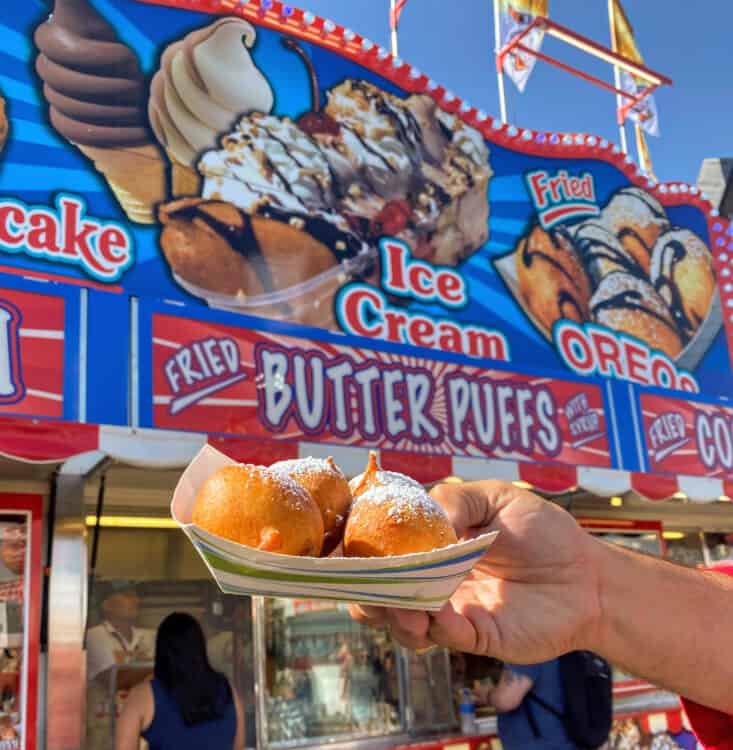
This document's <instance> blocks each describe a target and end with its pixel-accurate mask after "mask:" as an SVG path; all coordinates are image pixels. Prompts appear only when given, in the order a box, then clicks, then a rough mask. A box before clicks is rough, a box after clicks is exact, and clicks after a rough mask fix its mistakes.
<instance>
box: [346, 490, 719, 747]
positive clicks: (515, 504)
mask: <svg viewBox="0 0 733 750" xmlns="http://www.w3.org/2000/svg"><path fill="white" fill-rule="evenodd" d="M432 494H433V497H434V498H435V499H436V500H437V502H438V503H439V504H440V505H441V506H442V507H443V508H444V510H445V511H446V513H447V514H448V517H449V518H450V519H451V521H452V523H453V526H454V527H455V529H456V533H457V535H458V536H459V537H461V538H464V539H465V538H472V537H475V536H477V535H478V534H481V533H483V532H485V531H487V530H495V531H499V532H500V533H499V536H498V537H497V539H496V542H495V543H494V545H493V546H492V548H491V550H490V551H489V552H488V553H487V555H486V556H485V557H484V558H483V559H482V560H481V561H480V562H479V563H478V565H477V566H476V568H475V569H474V571H473V574H472V575H471V577H470V578H468V579H466V581H464V582H463V583H462V584H461V585H460V586H459V587H458V589H457V591H456V592H455V593H454V595H453V596H452V597H451V600H450V602H449V603H448V604H446V605H445V606H444V607H443V609H442V610H441V611H440V612H438V613H428V612H416V611H408V610H397V609H380V608H374V607H361V606H357V605H353V606H352V608H351V612H352V616H353V617H354V618H355V619H356V620H358V621H359V622H362V623H370V624H380V625H388V626H389V627H390V629H391V630H392V634H393V636H394V637H395V638H396V640H398V641H399V642H401V643H402V644H403V645H405V646H407V647H408V648H414V649H425V648H430V647H432V646H443V647H446V648H452V649H456V650H460V651H466V652H472V653H477V654H487V655H491V656H494V657H496V658H499V659H502V660H503V661H505V662H510V663H519V662H522V663H539V662H543V661H549V660H550V659H554V658H556V657H558V656H561V655H562V654H566V653H569V652H573V651H583V650H587V651H593V652H595V653H596V654H599V655H600V656H602V657H603V658H604V659H605V660H606V661H607V662H609V663H611V664H617V665H619V667H620V668H622V669H624V670H625V671H628V672H631V673H633V674H635V675H638V676H639V677H640V678H642V679H645V680H648V681H649V682H651V683H652V684H655V685H659V686H660V687H662V688H666V689H667V690H670V691H673V692H675V693H678V694H682V695H684V696H685V698H686V701H687V702H688V705H690V702H692V701H694V702H695V703H696V704H697V705H701V706H706V707H707V708H709V709H711V712H710V719H711V721H712V720H713V718H714V719H715V721H716V722H718V723H719V724H720V725H721V726H723V728H724V729H725V726H726V725H727V726H730V724H731V722H733V689H731V686H732V685H733V658H728V655H729V654H731V653H732V652H733V629H731V627H730V623H731V621H733V579H731V578H730V577H728V576H726V575H723V574H721V573H719V572H717V571H699V570H694V569H690V568H685V567H682V566H679V565H675V564H673V563H670V562H667V561H665V560H660V559H657V558H653V557H649V556H646V555H642V554H639V553H637V552H634V551H632V550H627V549H623V548H621V547H616V546H613V545H611V544H608V543H606V542H603V541H602V540H599V539H597V538H594V537H593V536H591V535H590V534H587V533H586V532H584V531H583V530H582V529H581V528H580V526H579V525H578V523H577V522H576V521H575V519H574V518H573V517H572V516H571V515H570V514H569V513H567V512H566V511H564V510H563V509H562V508H560V507H559V506H557V505H555V504H553V503H550V502H547V501H545V500H543V499H542V498H540V497H538V496H537V495H534V494H533V493H531V492H528V491H526V490H521V489H519V488H517V487H515V486H513V485H511V484H507V483H505V482H498V481H484V482H469V483H466V484H461V485H453V484H451V485H440V486H438V487H437V488H434V489H433V491H432ZM629 612H633V613H634V616H633V617H629V615H628V613H629ZM708 747H711V748H716V750H723V748H731V744H730V741H729V740H725V744H721V743H718V744H717V745H716V744H710V743H709V744H708Z"/></svg>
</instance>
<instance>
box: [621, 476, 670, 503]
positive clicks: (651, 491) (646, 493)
mask: <svg viewBox="0 0 733 750" xmlns="http://www.w3.org/2000/svg"><path fill="white" fill-rule="evenodd" d="M631 488H632V489H633V490H634V491H635V492H637V493H638V494H639V495H641V496H642V497H644V498H646V499H647V500H666V499H667V498H668V497H672V495H674V494H675V492H678V491H679V489H680V487H679V484H678V483H677V477H665V476H662V475H661V474H641V473H638V472H633V473H632V474H631Z"/></svg>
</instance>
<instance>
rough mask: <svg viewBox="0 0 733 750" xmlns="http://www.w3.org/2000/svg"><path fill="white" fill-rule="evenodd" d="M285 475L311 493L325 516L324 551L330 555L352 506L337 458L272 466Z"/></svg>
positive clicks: (341, 534)
mask: <svg viewBox="0 0 733 750" xmlns="http://www.w3.org/2000/svg"><path fill="white" fill-rule="evenodd" d="M270 468H271V469H272V470H273V471H277V472H283V473H285V474H286V475H288V476H289V477H291V478H292V479H294V480H295V481H296V482H297V483H298V484H300V485H302V486H303V487H305V489H307V490H308V492H310V494H311V496H312V497H313V499H314V500H315V501H316V505H317V506H318V507H319V508H320V509H321V515H322V516H323V528H324V538H323V550H322V554H323V555H324V556H325V555H328V554H330V553H331V552H333V550H334V549H335V548H336V547H338V545H339V543H340V542H341V538H342V536H343V532H344V525H345V523H346V517H347V516H348V514H349V508H350V507H351V500H352V498H351V489H350V488H349V483H348V482H347V481H346V477H345V476H344V475H343V472H342V471H341V469H339V467H338V466H336V464H335V462H334V460H333V458H331V457H330V456H329V457H328V458H325V459H324V458H298V459H293V460H290V461H278V463H276V464H273V465H272V466H271V467H270Z"/></svg>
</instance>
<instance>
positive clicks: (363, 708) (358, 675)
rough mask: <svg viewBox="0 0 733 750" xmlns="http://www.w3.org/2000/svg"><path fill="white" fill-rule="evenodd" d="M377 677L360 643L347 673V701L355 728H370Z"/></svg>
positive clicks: (373, 714) (374, 712)
mask: <svg viewBox="0 0 733 750" xmlns="http://www.w3.org/2000/svg"><path fill="white" fill-rule="evenodd" d="M378 697H379V678H378V677H377V675H376V673H375V672H374V668H373V667H372V665H371V664H370V663H369V654H368V652H367V649H366V648H365V647H364V646H363V645H362V646H360V647H359V648H358V649H357V650H356V652H355V653H354V663H353V665H352V666H351V672H350V675H349V703H350V706H351V718H352V720H353V724H354V726H355V728H357V729H359V730H368V729H371V727H372V723H373V722H374V720H375V718H376V709H377V700H378Z"/></svg>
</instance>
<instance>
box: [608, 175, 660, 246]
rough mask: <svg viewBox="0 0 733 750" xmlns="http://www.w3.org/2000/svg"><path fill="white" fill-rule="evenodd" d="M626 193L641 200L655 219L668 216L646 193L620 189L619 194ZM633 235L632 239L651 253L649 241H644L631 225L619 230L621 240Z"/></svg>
mask: <svg viewBox="0 0 733 750" xmlns="http://www.w3.org/2000/svg"><path fill="white" fill-rule="evenodd" d="M621 194H623V195H625V196H627V197H629V198H634V199H635V200H638V201H641V202H642V203H643V204H644V205H645V206H646V207H647V208H648V209H649V213H650V214H651V215H652V216H653V217H654V218H655V219H664V220H665V221H666V219H667V216H666V214H665V213H664V211H660V210H659V207H658V206H656V205H655V204H654V202H653V201H652V200H651V198H650V197H649V196H648V195H647V194H646V193H643V192H642V193H641V194H640V193H636V192H634V193H631V192H625V191H623V190H621V191H619V192H618V193H617V195H621ZM626 237H631V238H632V239H635V240H636V241H637V242H638V243H639V244H640V245H641V246H642V247H643V248H644V249H645V250H646V251H647V253H649V255H651V252H652V249H653V248H652V247H650V246H649V245H647V243H646V242H645V241H644V239H643V238H642V237H641V235H640V234H639V233H638V232H637V231H636V230H635V229H631V228H630V227H624V228H623V229H621V230H620V231H619V232H618V238H619V240H620V241H622V242H623V240H624V238H626Z"/></svg>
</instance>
